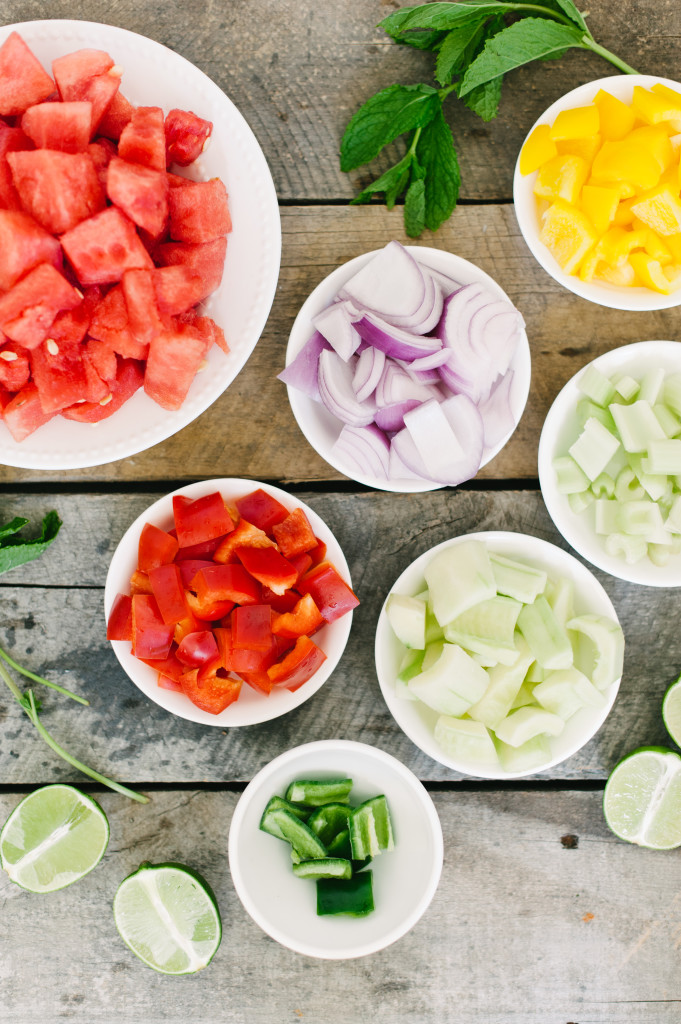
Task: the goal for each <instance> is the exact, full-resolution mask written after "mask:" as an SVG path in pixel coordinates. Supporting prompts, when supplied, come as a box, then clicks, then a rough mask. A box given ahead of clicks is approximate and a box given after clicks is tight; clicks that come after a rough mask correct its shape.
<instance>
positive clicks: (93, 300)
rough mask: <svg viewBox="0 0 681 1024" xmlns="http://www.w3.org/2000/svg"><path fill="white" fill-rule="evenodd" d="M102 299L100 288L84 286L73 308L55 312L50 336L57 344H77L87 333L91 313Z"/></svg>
mask: <svg viewBox="0 0 681 1024" xmlns="http://www.w3.org/2000/svg"><path fill="white" fill-rule="evenodd" d="M101 299H102V292H101V289H100V288H98V287H96V286H95V287H92V288H86V289H85V294H84V296H83V299H82V302H81V303H80V304H79V305H78V306H75V307H74V308H73V309H65V310H62V312H61V313H57V315H56V317H55V318H54V320H53V322H52V326H51V327H50V337H51V338H52V340H53V341H55V342H56V343H57V345H60V346H61V345H79V344H80V342H81V341H82V340H83V338H84V337H85V335H86V334H87V331H88V328H89V326H90V321H91V320H92V317H93V314H94V311H95V309H96V308H97V306H98V305H99V303H100V302H101Z"/></svg>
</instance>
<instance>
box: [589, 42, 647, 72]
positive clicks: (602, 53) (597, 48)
mask: <svg viewBox="0 0 681 1024" xmlns="http://www.w3.org/2000/svg"><path fill="white" fill-rule="evenodd" d="M582 42H583V44H584V48H585V49H587V50H593V52H594V53H597V54H598V56H599V57H603V58H604V59H605V60H608V61H610V63H611V64H614V66H615V67H616V68H619V70H620V71H623V72H624V74H625V75H637V74H638V71H637V70H636V68H632V67H631V66H630V65H629V64H625V62H624V61H623V60H620V58H619V57H618V56H617V55H616V54H614V53H611V52H610V50H606V48H605V47H604V46H601V45H600V43H597V42H596V40H595V39H594V38H593V37H592V36H588V35H585V36H584V37H583V39H582Z"/></svg>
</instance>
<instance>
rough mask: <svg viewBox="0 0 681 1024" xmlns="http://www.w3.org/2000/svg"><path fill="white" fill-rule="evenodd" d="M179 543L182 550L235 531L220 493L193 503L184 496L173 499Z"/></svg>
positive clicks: (177, 495) (217, 492)
mask: <svg viewBox="0 0 681 1024" xmlns="http://www.w3.org/2000/svg"><path fill="white" fill-rule="evenodd" d="M173 515H174V516H175V529H176V531H177V541H178V544H179V545H180V547H181V548H187V547H189V546H193V545H195V544H203V543H204V542H205V541H210V540H214V539H215V538H216V537H222V536H223V535H224V534H226V533H231V532H232V530H233V529H234V523H233V522H232V517H231V516H230V514H229V512H228V511H227V509H226V507H225V503H224V501H223V500H222V495H221V494H220V492H219V491H214V492H213V493H212V494H205V495H204V496H203V497H202V498H197V499H196V500H195V501H192V499H191V498H185V497H184V495H182V494H176V495H175V497H174V498H173Z"/></svg>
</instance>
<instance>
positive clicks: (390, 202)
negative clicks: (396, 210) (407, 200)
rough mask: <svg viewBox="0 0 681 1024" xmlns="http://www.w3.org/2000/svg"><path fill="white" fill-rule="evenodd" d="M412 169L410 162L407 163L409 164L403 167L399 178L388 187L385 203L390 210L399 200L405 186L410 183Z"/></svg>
mask: <svg viewBox="0 0 681 1024" xmlns="http://www.w3.org/2000/svg"><path fill="white" fill-rule="evenodd" d="M400 162H401V161H400ZM410 170H411V169H410V166H409V164H407V166H406V167H405V168H404V169H403V171H402V173H401V174H400V176H399V178H397V180H396V181H395V182H394V184H393V185H392V186H391V187H390V188H388V189H386V193H385V205H386V206H387V207H388V209H389V210H392V208H393V206H394V205H395V203H396V202H397V198H398V196H401V195H402V193H403V192H404V190H405V188H406V187H407V185H408V184H409V175H410Z"/></svg>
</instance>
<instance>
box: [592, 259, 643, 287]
mask: <svg viewBox="0 0 681 1024" xmlns="http://www.w3.org/2000/svg"><path fill="white" fill-rule="evenodd" d="M595 277H598V278H600V280H601V281H607V282H608V284H616V285H618V287H620V288H622V287H623V288H630V287H631V286H632V285H633V284H635V283H636V274H635V273H634V268H633V267H632V265H631V263H630V262H629V260H626V261H625V262H624V263H622V264H621V265H620V266H619V267H609V266H608V264H607V263H600V264H599V265H598V267H597V270H596V274H595Z"/></svg>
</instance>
